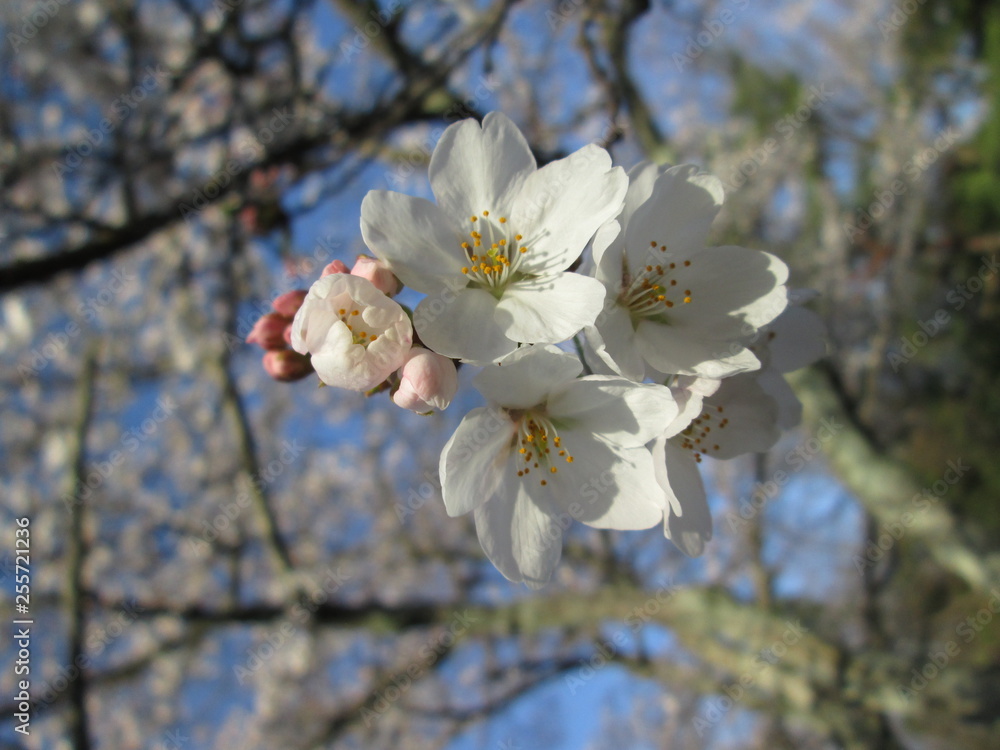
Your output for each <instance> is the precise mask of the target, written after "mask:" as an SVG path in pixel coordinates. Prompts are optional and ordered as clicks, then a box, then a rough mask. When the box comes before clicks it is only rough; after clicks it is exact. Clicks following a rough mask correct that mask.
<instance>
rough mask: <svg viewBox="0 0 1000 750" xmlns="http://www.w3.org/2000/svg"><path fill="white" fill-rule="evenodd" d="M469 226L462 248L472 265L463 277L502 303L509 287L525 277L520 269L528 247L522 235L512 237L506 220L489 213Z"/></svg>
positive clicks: (484, 213) (473, 217)
mask: <svg viewBox="0 0 1000 750" xmlns="http://www.w3.org/2000/svg"><path fill="white" fill-rule="evenodd" d="M469 223H470V224H471V225H472V229H471V230H470V231H469V240H468V241H466V242H463V243H462V245H461V247H462V251H463V252H464V253H465V258H466V260H467V261H468V265H465V264H463V265H462V273H463V274H464V275H465V276H466V277H467V278H468V279H469V280H470V281H471V282H472V284H473V285H475V286H477V287H479V288H480V289H486V290H487V291H488V292H490V293H491V294H493V296H495V297H496V298H497V299H500V297H501V296H503V291H504V289H506V288H507V284H509V283H510V282H511V281H516V280H517V279H521V278H524V277H525V274H523V273H519V272H518V270H517V269H518V267H519V266H520V265H521V259H522V258H523V257H524V255H525V254H526V253H527V252H528V247H527V246H525V245H522V244H521V240H522V239H523V237H522V236H521V235H520V234H512V232H511V230H510V228H509V226H508V224H507V218H506V217H505V216H501V217H499V218H498V219H497V220H496V221H494V220H493V219H492V218H490V212H489V211H483V213H482V216H481V217H480V216H470V217H469Z"/></svg>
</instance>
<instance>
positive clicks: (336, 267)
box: [320, 260, 351, 278]
mask: <svg viewBox="0 0 1000 750" xmlns="http://www.w3.org/2000/svg"><path fill="white" fill-rule="evenodd" d="M350 272H351V269H350V268H348V267H347V264H346V263H344V261H342V260H335V261H333V262H332V263H328V264H327V266H326V268H324V269H323V273H322V274H320V278H322V277H323V276H329V275H330V274H331V273H350Z"/></svg>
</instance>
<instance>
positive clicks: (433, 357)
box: [392, 346, 458, 414]
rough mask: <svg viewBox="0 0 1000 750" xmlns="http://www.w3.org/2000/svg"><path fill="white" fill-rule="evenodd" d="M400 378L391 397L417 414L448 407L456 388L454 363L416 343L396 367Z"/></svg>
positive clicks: (399, 404) (456, 378) (398, 404)
mask: <svg viewBox="0 0 1000 750" xmlns="http://www.w3.org/2000/svg"><path fill="white" fill-rule="evenodd" d="M399 379H400V383H399V390H397V391H396V392H395V393H394V394H393V396H392V400H393V401H394V402H395V403H396V405H397V406H401V407H403V408H404V409H409V410H410V411H415V412H417V413H418V414H424V413H426V412H429V411H434V410H435V409H437V410H438V411H440V410H442V409H445V408H447V406H448V404H450V403H451V400H452V399H453V398H454V397H455V392H456V391H457V390H458V372H457V371H456V370H455V363H454V362H452V361H451V360H450V359H448V358H447V357H443V356H441V355H440V354H437V353H435V352H432V351H430V350H428V349H424V348H422V347H419V346H415V347H413V348H412V349H410V351H409V352H408V353H407V355H406V359H405V360H404V361H403V366H402V367H401V368H399Z"/></svg>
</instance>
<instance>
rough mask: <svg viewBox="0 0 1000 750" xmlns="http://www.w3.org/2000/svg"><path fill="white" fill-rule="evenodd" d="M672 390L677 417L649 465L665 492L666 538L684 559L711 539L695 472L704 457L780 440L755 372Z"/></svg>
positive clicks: (771, 405)
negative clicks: (652, 464)
mask: <svg viewBox="0 0 1000 750" xmlns="http://www.w3.org/2000/svg"><path fill="white" fill-rule="evenodd" d="M671 390H672V391H673V394H674V398H675V399H676V401H677V403H678V405H679V406H680V412H679V413H678V416H677V418H676V419H675V420H674V421H673V422H672V423H671V424H670V425H669V426H668V427H667V429H666V431H665V432H664V433H663V434H662V435H661V436H659V437H658V438H657V440H656V442H655V443H654V444H653V463H654V466H655V468H656V478H657V481H658V483H659V485H660V487H661V488H662V490H663V492H664V533H665V534H666V536H667V538H668V539H670V540H671V541H672V542H673V543H674V544H675V545H676V546H677V547H678V548H679V549H680V550H681V551H682V552H684V553H685V554H686V555H689V556H691V557H697V556H698V555H700V554H701V553H702V552H703V551H704V547H705V543H706V542H707V541H708V540H709V539H711V538H712V515H711V513H710V511H709V508H708V498H707V496H706V492H705V483H704V480H703V479H702V476H701V472H700V471H699V468H698V466H699V464H700V463H701V462H702V458H703V457H704V456H710V457H712V458H717V459H729V458H735V457H736V456H739V455H743V454H745V453H759V452H762V451H766V450H768V449H770V448H771V446H773V445H774V444H775V443H776V442H777V440H778V437H779V436H780V431H779V430H778V427H777V417H778V405H777V403H776V402H775V400H774V399H773V398H771V397H770V396H769V395H768V394H767V393H765V392H764V390H763V389H762V388H761V387H760V385H759V384H758V383H757V381H756V373H745V374H742V375H736V376H734V377H731V378H726V379H725V380H723V381H721V382H720V381H716V380H709V379H705V378H690V377H689V378H680V379H678V382H677V384H676V385H675V386H674V387H673V388H672V389H671Z"/></svg>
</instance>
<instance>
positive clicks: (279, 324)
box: [247, 312, 292, 351]
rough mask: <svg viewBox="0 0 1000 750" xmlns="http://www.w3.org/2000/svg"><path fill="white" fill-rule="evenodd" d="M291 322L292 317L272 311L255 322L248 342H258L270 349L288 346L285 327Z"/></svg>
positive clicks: (262, 346)
mask: <svg viewBox="0 0 1000 750" xmlns="http://www.w3.org/2000/svg"><path fill="white" fill-rule="evenodd" d="M291 324H292V321H291V319H290V318H286V317H285V316H284V315H279V314H278V313H276V312H270V313H268V314H267V315H264V316H263V317H262V318H261V319H260V320H258V321H257V322H256V323H254V326H253V330H252V331H250V335H249V336H247V343H248V344H257V345H259V346H260V347H261V348H263V349H267V350H268V351H273V350H275V349H284V348H285V347H286V343H285V329H286V328H288V327H289V326H291Z"/></svg>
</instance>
